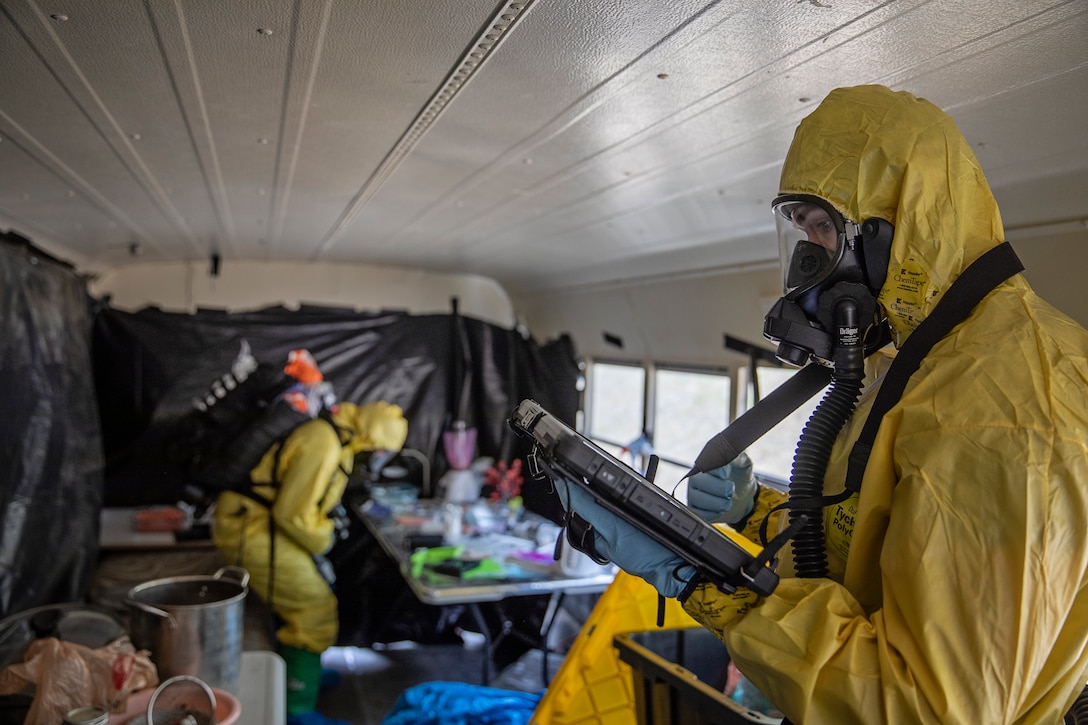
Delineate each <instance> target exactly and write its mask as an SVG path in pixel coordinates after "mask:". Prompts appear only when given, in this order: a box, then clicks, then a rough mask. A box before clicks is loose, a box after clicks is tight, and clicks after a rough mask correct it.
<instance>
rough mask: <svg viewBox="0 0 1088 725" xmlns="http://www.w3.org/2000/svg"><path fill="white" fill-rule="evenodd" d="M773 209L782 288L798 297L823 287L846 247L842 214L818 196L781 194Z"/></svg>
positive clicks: (793, 297) (786, 292)
mask: <svg viewBox="0 0 1088 725" xmlns="http://www.w3.org/2000/svg"><path fill="white" fill-rule="evenodd" d="M772 208H773V209H774V219H775V225H776V227H777V231H778V254H779V260H780V263H781V268H782V289H783V292H784V294H785V296H786V297H788V298H790V299H797V298H800V297H802V296H804V295H805V293H806V292H809V291H815V290H818V289H820V288H821V286H822V285H823V283H824V282H826V281H827V280H828V279H829V278H830V277H831V276H832V274H833V273H834V271H835V269H836V267H837V266H838V264H839V262H840V261H841V259H842V257H843V251H844V249H845V247H846V225H845V222H844V221H843V218H842V215H841V214H839V213H838V212H837V211H835V209H834V208H832V207H831V205H830V204H828V203H827V202H826V201H824V200H823V199H820V198H819V197H815V196H802V195H798V194H789V195H785V196H780V197H778V198H777V199H776V200H775V202H774V204H773V206H772Z"/></svg>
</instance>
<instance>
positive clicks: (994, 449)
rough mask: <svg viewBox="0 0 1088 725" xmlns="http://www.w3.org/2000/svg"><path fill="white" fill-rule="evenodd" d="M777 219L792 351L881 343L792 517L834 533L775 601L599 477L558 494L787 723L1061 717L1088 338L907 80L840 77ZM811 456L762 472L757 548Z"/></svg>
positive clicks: (1075, 677) (750, 519)
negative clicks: (732, 576)
mask: <svg viewBox="0 0 1088 725" xmlns="http://www.w3.org/2000/svg"><path fill="white" fill-rule="evenodd" d="M774 213H775V217H776V220H777V221H778V223H779V226H780V232H782V233H783V234H785V235H786V236H789V237H790V241H789V242H788V245H787V246H786V247H785V248H784V254H783V261H784V264H785V266H786V269H785V270H784V271H785V273H786V274H785V281H786V284H785V287H786V292H787V294H786V295H785V296H784V297H783V302H782V304H781V305H778V306H777V307H776V308H772V312H771V313H768V320H767V322H766V325H767V327H766V328H765V329H767V330H773V331H775V334H774V335H771V334H768V337H770V338H771V339H780V340H782V341H783V344H785V345H786V347H785V348H783V347H782V346H781V345H780V347H779V356H780V357H782V356H783V354H784V353H785V354H786V355H787V356H789V355H791V354H794V353H796V357H797V359H798V361H802V360H804V359H806V358H808V357H809V356H811V357H812V358H815V359H816V360H820V361H824V362H825V363H827V364H834V366H835V370H836V373H838V371H839V368H840V366H839V362H838V361H837V360H836V359H835V358H834V356H835V355H837V354H838V351H839V350H846V349H849V348H850V347H851V346H853V347H857V342H856V340H852V337H854V335H852V334H851V333H852V331H856V330H858V329H859V328H860V330H861V331H862V332H863V333H867V332H871V331H872V330H873V329H876V328H878V327H880V328H882V329H883V334H884V340H883V341H877V343H875V344H873V345H872V349H871V350H867V353H868V355H867V357H865V358H864V360H863V365H862V367H861V368H860V370H861V372H859V373H858V374H857V379H858V381H859V388H858V393H857V395H856V396H853V397H854V400H853V401H852V403H851V404H852V405H853V406H854V407H852V408H847V410H846V414H845V415H844V416H843V421H842V423H843V424H842V426H841V428H838V429H833V430H832V431H831V433H830V434H829V435H828V436H827V439H828V440H827V443H826V449H827V450H826V457H825V458H824V462H823V464H822V465H821V467H820V469H819V470H818V471H817V472H816V476H815V482H816V489H817V490H816V492H815V494H814V497H810V499H809V500H808V501H807V502H805V503H807V504H810V507H809V508H808V509H807V511H808V512H809V514H810V517H809V518H808V519H799V520H798V524H799V525H800V527H801V529H799V531H800V530H803V529H804V527H807V526H810V525H813V524H815V525H816V526H817V530H818V531H819V537H818V539H817V540H815V541H812V540H806V541H805V542H804V543H802V537H801V534H800V533H798V534H797V536H796V537H795V538H794V540H793V541H792V542H791V545H790V547H788V548H787V550H786V551H784V552H783V556H782V558H781V563H780V564H779V572H778V573H779V574H780V576H781V580H780V582H779V584H778V586H777V587H776V589H775V590H774V592H773V593H771V594H770V595H769V596H766V597H757V596H756V595H755V594H754V593H753V592H751V591H749V590H746V589H744V588H743V587H741V588H738V589H737V591H736V592H735V593H726V592H723V591H721V590H720V589H718V588H717V587H715V586H712V585H709V584H707V583H705V582H703V581H701V580H700V577H699V575H698V573H697V572H696V570H695V569H693V568H692V567H691V566H689V565H686V564H685V563H684V562H682V561H680V560H678V559H677V557H675V555H671V553H670V552H667V551H663V550H662V547H661V546H660V544H658V543H657V542H655V541H653V540H652V539H650V538H649V537H648V536H645V535H643V534H642V533H641V532H638V531H635V530H634V529H633V527H630V526H628V525H627V524H626V523H624V522H622V521H619V520H618V519H617V517H614V516H612V515H611V514H609V513H608V512H607V511H604V510H603V509H602V508H601V507H600V506H598V505H597V504H596V503H595V502H594V501H593V499H592V497H591V496H589V495H587V494H585V492H584V489H582V488H580V487H578V486H574V485H572V484H569V483H567V482H560V483H561V484H562V485H559V486H557V488H558V489H559V492H560V498H561V500H563V501H565V502H566V506H567V508H568V511H574V512H576V513H578V514H579V516H581V517H582V518H584V519H585V520H586V521H587V522H589V523H590V524H592V525H593V526H594V528H595V532H594V535H595V537H596V541H595V545H596V547H597V548H598V549H600V550H603V551H606V552H609V554H610V555H611V556H612V558H613V560H614V561H615V563H616V564H617V565H619V566H620V567H621V568H623V569H625V570H627V571H628V572H630V573H632V574H636V575H639V576H642V577H643V578H644V579H646V580H647V581H649V582H650V583H651V584H654V585H655V586H656V587H657V588H658V590H659V591H660V592H661V593H662V594H664V595H666V596H670V597H677V598H679V599H680V601H681V602H682V603H683V606H684V608H685V610H686V611H687V612H688V613H689V614H691V615H692V616H693V617H694V618H695V619H696V620H698V621H699V622H701V623H702V624H703V625H704V626H706V627H707V628H709V629H710V630H712V631H714V632H715V633H716V634H717V635H718V636H719V637H720V638H721V639H722V640H723V642H724V643H725V645H726V646H727V649H728V651H729V653H730V656H731V658H732V660H733V661H734V662H735V664H736V665H737V666H738V668H739V669H740V671H741V672H742V673H744V675H745V676H746V677H747V678H749V679H750V680H751V681H752V682H753V683H754V684H755V685H756V687H758V689H759V690H760V691H761V692H762V693H763V694H765V695H766V696H767V697H768V698H769V700H770V701H771V702H772V703H773V704H774V705H775V706H776V707H777V708H778V709H779V710H781V711H782V712H783V713H785V715H786V716H787V718H788V719H789V720H790V721H792V722H795V723H869V724H871V723H907V722H911V723H966V722H976V723H1021V722H1032V723H1044V722H1045V723H1057V722H1061V721H1062V718H1063V715H1064V714H1065V713H1066V712H1067V711H1069V709H1070V707H1071V705H1072V704H1073V702H1074V700H1075V699H1076V698H1077V696H1078V695H1079V694H1080V693H1081V692H1082V690H1083V689H1084V688H1085V682H1086V679H1088V586H1086V583H1088V526H1086V522H1088V488H1086V482H1088V434H1086V432H1088V333H1086V331H1085V330H1084V328H1082V327H1081V326H1079V325H1078V324H1076V323H1075V322H1073V321H1072V320H1070V319H1069V318H1068V317H1066V316H1065V315H1063V314H1061V313H1060V312H1058V311H1057V310H1056V309H1054V308H1053V307H1052V306H1050V305H1049V304H1047V303H1046V302H1045V301H1043V300H1042V299H1040V298H1039V297H1038V296H1037V295H1036V294H1035V292H1034V291H1033V290H1032V288H1031V287H1030V286H1029V284H1028V282H1027V281H1026V280H1025V279H1024V277H1023V275H1022V274H1020V272H1021V271H1022V267H1020V266H1019V262H1018V260H1016V259H1015V255H1014V254H1012V253H1011V247H1008V245H1007V244H1004V230H1003V227H1002V223H1001V216H1000V213H999V210H998V206H997V203H996V202H995V200H994V197H993V194H992V193H991V191H990V188H989V186H988V184H987V182H986V179H985V177H984V176H983V172H982V170H981V168H980V165H979V163H978V161H977V160H976V158H975V156H974V154H973V152H972V151H971V148H970V145H969V144H968V142H967V141H966V140H965V139H964V137H963V135H962V134H961V133H960V131H959V130H958V129H957V127H956V125H955V124H954V122H953V121H952V119H951V118H950V117H949V116H948V115H946V114H945V113H944V112H943V111H941V110H940V109H939V108H937V107H936V106H935V105H933V104H932V103H930V102H928V101H926V100H924V99H921V98H918V97H916V96H914V95H912V94H910V93H906V92H893V91H892V90H889V89H888V88H884V87H882V86H860V87H854V88H842V89H837V90H835V91H832V92H831V93H830V94H829V95H828V96H827V98H826V99H825V100H824V101H823V102H822V103H821V104H820V105H819V106H818V107H817V108H816V110H815V111H814V112H812V113H811V114H810V115H809V116H808V117H807V118H805V119H804V120H803V121H802V122H801V124H800V125H799V127H798V128H797V130H796V133H795V136H794V140H793V143H792V145H791V147H790V149H789V153H788V155H787V157H786V160H785V163H784V166H783V170H782V175H781V187H780V196H779V197H778V198H777V199H776V200H775V203H774ZM786 236H783V240H785V238H786ZM801 258H803V261H801V262H800V263H799V262H798V260H799V259H801ZM961 279H962V280H963V281H962V282H961V281H960V280H961ZM980 279H984V280H985V284H983V283H981V282H979V280H980ZM972 285H973V286H974V291H973V292H972V293H971V294H966V293H965V292H964V290H965V288H971V287H972ZM950 290H951V292H950ZM855 293H856V294H855ZM866 294H869V295H870V296H871V297H872V300H871V301H870V302H865V303H863V304H862V305H861V308H859V307H858V305H857V304H855V303H856V302H857V300H862V299H863V298H864V297H865V296H866ZM847 298H849V302H843V300H844V299H847ZM946 298H947V299H948V300H949V301H948V302H947V303H946V304H943V305H942V301H944V300H945V299H946ZM865 305H868V308H866V307H865ZM858 309H861V312H860V316H859V314H858V312H857V310H858ZM850 315H854V318H852V319H855V322H854V323H853V324H852V325H843V326H841V327H839V326H837V323H838V321H839V320H841V319H846V318H849V316H850ZM772 317H774V318H775V319H771V318H772ZM783 321H788V322H790V324H788V325H787V324H784V322H783ZM931 322H932V323H933V324H930V323H931ZM795 323H796V324H795ZM938 323H939V324H938ZM825 333H826V335H828V336H832V337H834V336H835V335H838V337H837V338H835V339H836V341H835V342H834V344H833V345H828V344H825V343H824V342H821V340H819V339H817V338H818V337H819V335H821V334H825ZM812 335H816V336H817V337H816V338H814V337H812ZM795 336H796V337H795ZM794 338H795V339H794ZM791 339H793V341H792V342H791V341H790V340H791ZM829 339H830V338H829ZM884 343H890V344H884ZM829 350H830V351H831V353H830V354H829V353H828V351H829ZM919 350H920V351H921V352H920V353H919V352H918V351H919ZM791 351H792V352H791ZM825 357H827V358H828V359H827V360H825V359H824V358H825ZM911 358H913V362H910V361H909V359H911ZM908 366H909V367H908ZM903 371H905V372H903ZM842 377H843V379H846V378H847V377H848V376H846V375H845V373H844V374H843V376H842ZM893 380H894V381H896V382H894V383H893ZM833 385H834V383H833ZM885 394H887V396H888V397H887V398H886V400H885V398H884V396H885ZM828 395H831V393H830V392H829V393H828ZM874 409H875V410H876V411H877V412H876V413H875V414H874V416H875V417H874V419H873V422H872V423H869V426H871V427H867V425H866V424H867V423H868V422H869V418H870V413H872V412H873V410H874ZM851 411H852V412H851ZM859 438H862V439H864V440H863V441H862V443H863V445H859V446H857V447H855V443H856V442H857V441H858V440H859ZM804 440H805V436H804V435H803V436H802V441H804ZM866 448H868V451H867V452H868V457H867V459H866V457H865V453H866ZM800 451H801V446H800V445H799V447H798V458H796V459H795V466H794V477H793V478H791V490H790V495H789V500H784V499H785V497H784V496H782V494H779V493H776V492H775V491H773V490H771V489H769V488H763V487H761V488H760V489H759V490H758V491H757V492H756V495H755V498H754V503H753V506H752V509H753V510H752V511H751V513H750V514H749V515H748V516H747V518H743V519H739V520H736V521H735V528H736V530H738V531H739V532H740V533H742V534H744V535H745V536H747V537H748V538H749V539H752V540H753V541H760V538H761V537H760V526H761V525H762V524H763V523H764V519H766V518H767V516H768V515H770V514H772V512H774V511H775V510H776V508H777V507H779V506H780V505H782V504H784V505H785V508H784V509H783V511H782V513H781V514H779V513H774V514H773V516H774V519H773V520H772V521H770V522H768V528H769V530H770V533H771V534H774V533H775V532H777V531H779V530H780V529H781V526H780V525H779V519H783V520H784V519H786V518H787V516H792V514H793V513H794V509H797V508H799V506H798V505H796V504H794V505H793V506H792V508H791V503H792V502H793V499H794V497H795V491H794V490H793V489H794V487H795V486H796V485H797V480H795V479H799V477H800V476H801V475H802V474H803V473H804V472H803V471H800V470H799V468H800V467H801V466H802V465H804V462H803V461H802V460H801V458H800ZM852 453H853V454H854V456H853V457H854V458H855V459H858V458H859V456H860V459H859V460H855V461H853V462H852V461H850V460H849V459H850V458H851V454H852ZM757 464H758V462H757ZM699 475H703V474H699ZM848 481H850V482H853V483H852V484H851V485H848ZM692 485H693V486H694V485H695V481H694V477H693V481H692ZM814 501H815V502H816V503H817V505H816V506H815V507H811V504H812V502H814ZM700 505H701V507H702V508H705V509H713V508H714V506H713V505H712V504H711V503H708V502H707V501H706V500H705V497H704V500H703V501H702V502H701V504H700ZM721 508H727V506H722V507H721ZM813 512H815V513H813ZM790 520H791V521H792V518H791V519H790ZM617 522H618V523H617ZM620 541H622V545H618V544H619V542H620ZM802 549H803V550H804V551H803V553H802V551H801V550H802ZM814 554H816V555H817V556H814ZM821 557H822V562H821V561H817V560H818V559H820V558H821ZM814 563H815V564H816V565H815V567H813V564H814Z"/></svg>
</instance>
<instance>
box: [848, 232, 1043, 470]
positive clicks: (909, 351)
mask: <svg viewBox="0 0 1088 725" xmlns="http://www.w3.org/2000/svg"><path fill="white" fill-rule="evenodd" d="M1023 271H1024V265H1023V263H1021V262H1020V258H1019V257H1017V256H1016V252H1014V251H1013V249H1012V246H1011V245H1010V244H1009V243H1008V242H1003V243H1002V244H999V245H998V246H996V247H994V248H993V249H991V250H989V251H988V252H986V253H985V254H983V255H982V256H981V257H979V258H978V259H976V260H975V261H974V262H972V263H971V265H970V266H969V267H968V268H967V269H965V270H964V272H963V274H961V275H960V276H959V278H958V279H956V281H955V282H953V283H952V286H951V287H949V288H948V292H947V293H945V295H944V297H942V298H941V299H940V300H939V301H938V302H937V306H936V307H934V308H933V312H932V313H931V314H930V315H929V316H928V317H926V319H924V320H922V323H921V324H920V325H918V327H917V328H916V329H915V330H914V332H912V333H911V334H910V337H908V338H907V341H906V342H904V343H903V347H901V348H899V352H898V354H896V356H895V360H893V361H892V364H891V367H889V368H888V372H887V374H886V375H885V377H884V382H883V383H882V384H881V386H880V391H879V392H878V393H877V395H876V399H875V400H874V401H873V407H872V409H871V410H870V411H869V417H868V418H866V419H865V425H864V427H863V428H862V430H861V435H859V436H858V439H857V441H856V442H855V443H854V447H853V448H852V449H851V451H850V461H849V464H848V467H847V473H846V489H847V490H848V491H854V492H857V491H860V490H861V479H862V477H863V476H864V475H865V466H866V464H867V463H868V462H869V455H870V454H871V453H872V451H873V442H874V441H875V440H876V433H877V430H878V429H879V428H880V422H881V421H882V420H883V419H884V414H885V413H887V412H888V411H889V410H891V407H892V406H893V405H895V404H896V403H897V402H898V401H899V398H900V397H902V395H903V390H904V388H906V385H907V381H908V380H909V379H910V376H911V375H913V374H914V372H915V371H916V370H917V369H918V366H919V365H921V364H922V360H923V359H924V358H925V356H926V355H927V354H929V351H930V349H932V348H933V346H934V345H936V344H937V343H938V342H939V341H940V340H941V339H942V338H944V337H945V335H947V334H948V333H949V332H951V331H952V328H953V327H955V326H956V325H958V324H960V323H961V322H963V321H964V320H966V319H967V317H968V316H969V315H970V314H971V311H972V310H974V309H975V307H976V306H977V305H978V303H979V302H981V301H982V298H983V297H985V296H986V295H988V294H989V293H990V292H992V291H993V290H995V289H996V288H997V286H998V285H1000V284H1001V283H1002V282H1004V281H1005V280H1007V279H1009V278H1010V277H1012V276H1013V275H1016V274H1019V273H1020V272H1023Z"/></svg>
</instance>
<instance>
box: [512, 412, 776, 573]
mask: <svg viewBox="0 0 1088 725" xmlns="http://www.w3.org/2000/svg"><path fill="white" fill-rule="evenodd" d="M509 422H510V427H511V428H512V429H513V430H514V431H515V432H517V433H519V434H520V435H523V436H527V437H529V438H531V439H532V440H533V442H534V443H535V447H534V452H533V455H534V456H535V457H536V462H537V463H538V464H540V465H541V468H542V469H543V471H544V473H546V474H548V475H549V476H552V477H556V476H559V477H562V478H564V479H566V480H568V481H572V482H574V483H577V484H581V485H583V486H585V487H586V488H587V489H588V490H589V491H590V492H592V493H593V495H594V498H595V500H597V501H598V502H599V503H600V504H601V505H602V506H603V507H605V508H606V509H608V510H609V511H612V512H613V513H615V514H616V515H618V516H620V517H621V518H623V519H624V520H625V521H627V522H628V523H630V524H632V525H633V526H635V527H637V528H638V529H640V530H641V531H643V532H645V533H647V534H649V535H650V536H652V537H654V538H655V539H657V540H658V541H660V542H661V544H662V545H664V546H666V547H667V548H669V549H670V550H672V551H673V552H674V553H676V554H677V556H679V557H680V558H682V559H684V560H685V561H687V562H689V563H690V564H691V565H692V566H694V567H695V568H696V569H698V570H699V572H700V573H701V574H702V575H703V576H704V577H705V578H706V579H707V580H708V581H710V582H712V583H714V584H716V585H717V586H718V587H720V588H721V589H724V590H725V591H730V592H731V591H733V590H734V589H736V588H737V587H738V586H743V587H747V588H749V589H751V590H753V591H755V592H756V593H758V594H761V595H767V594H770V593H771V592H772V591H774V588H775V587H776V586H777V585H778V575H777V574H776V573H775V572H774V570H772V569H771V568H770V567H769V566H766V565H765V564H763V563H761V562H758V561H756V555H754V554H753V553H752V552H750V551H749V550H748V549H746V548H744V547H743V546H741V545H740V544H738V543H737V542H735V541H733V540H732V539H731V538H729V537H728V536H727V535H726V534H725V533H723V532H722V531H720V530H718V529H717V528H715V527H714V526H713V525H712V524H710V523H709V522H707V521H705V520H704V519H703V518H702V517H700V516H699V515H698V514H696V513H695V512H694V511H692V510H691V509H689V508H688V507H687V506H685V505H684V504H682V503H680V502H679V501H678V500H676V499H675V498H673V497H672V496H670V495H668V494H667V493H665V492H664V491H662V490H661V489H660V488H658V487H657V486H655V485H654V484H652V483H650V482H649V481H647V480H646V479H645V478H643V477H642V476H641V475H639V473H638V472H636V471H635V470H633V469H632V468H630V467H629V466H627V465H625V464H624V463H622V462H621V461H619V460H617V459H616V458H614V457H613V456H611V455H609V454H608V452H606V451H604V450H602V449H601V448H600V447H598V446H597V445H596V444H594V443H593V442H592V441H590V440H589V439H587V438H585V437H584V436H582V435H581V434H580V433H577V432H576V431H574V430H573V429H571V428H570V427H569V426H568V425H566V424H565V423H563V422H562V421H561V420H559V419H558V418H556V417H555V416H554V415H552V414H551V413H549V412H548V411H546V410H544V408H542V407H541V406H540V404H539V403H537V402H536V401H534V400H529V399H526V400H523V401H522V402H521V403H520V404H519V405H518V407H517V408H515V409H514V412H513V414H512V415H511V416H510V421H509ZM754 548H755V550H756V551H758V548H757V547H754Z"/></svg>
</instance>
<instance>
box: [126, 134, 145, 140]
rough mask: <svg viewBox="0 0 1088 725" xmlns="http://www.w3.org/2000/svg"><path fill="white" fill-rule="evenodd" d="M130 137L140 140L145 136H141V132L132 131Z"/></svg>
mask: <svg viewBox="0 0 1088 725" xmlns="http://www.w3.org/2000/svg"><path fill="white" fill-rule="evenodd" d="M128 137H129V138H130V139H132V140H133V141H139V140H140V139H141V138H143V137H142V136H141V135H140V134H138V133H130V134H129V135H128Z"/></svg>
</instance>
